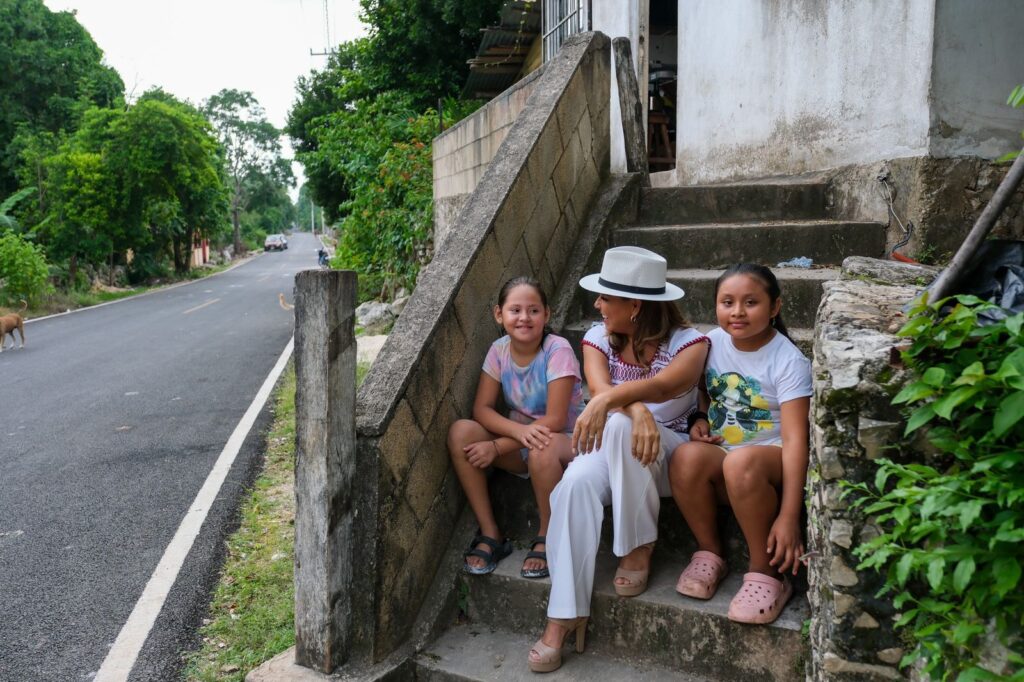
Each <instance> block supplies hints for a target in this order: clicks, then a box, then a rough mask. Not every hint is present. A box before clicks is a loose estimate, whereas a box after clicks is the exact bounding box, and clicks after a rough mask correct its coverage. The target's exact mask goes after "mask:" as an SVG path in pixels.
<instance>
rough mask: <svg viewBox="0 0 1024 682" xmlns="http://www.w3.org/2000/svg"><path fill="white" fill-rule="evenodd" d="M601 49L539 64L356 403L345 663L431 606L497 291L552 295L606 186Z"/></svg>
mask: <svg viewBox="0 0 1024 682" xmlns="http://www.w3.org/2000/svg"><path fill="white" fill-rule="evenodd" d="M610 44H611V43H610V40H609V39H608V38H607V36H605V35H603V34H601V33H587V34H581V35H578V36H575V37H573V38H572V39H570V40H569V41H568V42H567V43H566V44H565V45H564V46H563V49H562V50H561V52H560V53H559V55H558V56H557V57H556V58H555V59H554V60H552V61H551V62H549V63H548V64H547V66H546V67H545V70H544V73H543V75H542V76H540V77H539V78H538V79H537V81H536V83H535V84H534V86H533V92H532V93H531V94H530V97H529V99H528V100H527V102H526V105H525V108H524V109H523V111H522V112H521V113H520V114H519V116H518V117H517V118H516V119H515V121H514V122H513V124H512V125H511V127H510V128H509V129H508V133H507V136H506V137H505V140H504V142H503V143H502V145H501V147H500V148H499V149H498V151H497V154H496V155H495V157H494V159H493V161H492V162H491V163H490V164H489V165H488V166H487V169H486V171H485V172H484V174H483V176H482V177H481V179H480V182H479V183H478V184H477V186H476V188H475V189H474V191H473V193H472V195H471V196H470V197H469V199H468V200H467V202H466V205H465V206H464V207H463V209H462V210H461V212H460V213H459V217H458V220H457V221H456V223H455V225H454V227H453V230H454V233H453V235H452V236H451V238H450V239H448V240H446V242H445V246H444V248H442V249H440V250H439V251H438V253H437V255H436V256H435V258H434V260H433V262H432V263H431V264H430V265H429V266H428V267H427V268H426V269H425V270H424V271H423V272H422V273H421V275H420V279H419V282H418V284H417V286H416V289H415V290H414V291H413V294H412V297H411V299H410V301H409V304H408V305H407V307H406V308H405V312H404V313H403V314H402V316H401V317H400V318H399V320H398V323H397V324H396V326H395V328H394V330H393V331H392V333H391V335H390V336H389V338H388V341H387V343H386V344H385V345H384V348H383V349H382V351H381V354H380V356H379V357H378V358H377V360H376V362H375V363H374V365H373V368H372V369H371V371H370V373H369V375H368V376H367V378H366V380H365V382H364V383H363V385H362V387H361V389H360V392H359V397H358V405H357V421H356V424H357V432H358V445H357V457H358V465H357V466H358V467H359V469H360V471H361V472H362V475H363V481H364V483H363V486H362V487H361V489H360V491H359V492H358V494H356V495H355V499H353V500H345V501H339V504H340V505H347V504H354V505H358V506H357V508H358V510H359V513H358V516H357V521H356V525H357V528H356V529H355V536H356V542H357V544H358V546H359V547H360V548H361V549H362V551H363V559H362V561H361V563H360V565H359V566H358V567H356V568H355V570H354V576H353V580H352V584H351V585H350V586H348V588H349V589H351V590H353V591H354V592H355V593H356V594H358V595H359V597H358V598H356V599H355V600H354V601H353V604H352V609H353V611H354V612H355V613H354V615H353V618H352V621H353V622H355V623H359V625H358V626H357V627H358V628H359V631H358V632H356V633H354V636H353V638H352V639H351V640H350V641H352V642H353V647H354V650H353V652H352V654H353V656H350V659H351V658H363V659H364V660H365V659H367V658H368V659H370V660H373V661H379V660H381V659H383V658H384V657H386V656H387V655H388V654H389V653H391V652H392V651H394V650H395V649H396V648H397V647H399V646H400V645H401V644H402V642H403V641H404V640H405V639H406V638H407V637H408V636H409V634H410V632H411V628H412V626H413V623H414V621H415V619H416V614H417V613H418V612H419V610H420V607H421V605H422V604H423V602H424V600H425V599H426V598H427V597H428V594H427V593H428V591H429V589H430V585H431V581H432V580H433V578H434V575H435V573H436V571H437V570H438V563H439V561H440V557H441V556H442V555H443V550H444V548H445V547H446V546H447V545H448V542H449V540H450V536H451V532H452V528H453V526H454V524H455V522H456V518H457V516H458V514H459V512H460V509H461V506H462V496H461V493H460V491H459V486H458V481H457V480H456V478H455V474H454V472H453V471H452V470H451V467H450V465H449V460H448V453H447V451H446V447H445V439H446V435H447V431H448V427H449V426H450V424H451V423H452V422H453V421H454V420H455V419H457V418H458V417H460V416H466V415H469V413H470V408H471V405H472V401H473V395H474V392H475V390H476V385H477V381H478V378H479V374H480V367H481V364H482V363H483V358H484V355H485V353H486V351H487V348H488V347H489V345H490V343H491V342H492V341H493V340H494V338H495V337H496V335H497V333H498V330H497V328H496V327H495V325H494V321H493V318H492V317H491V315H490V307H491V306H492V305H493V303H494V300H495V298H496V296H497V292H498V289H499V288H500V286H501V284H502V283H503V282H504V281H505V280H507V279H508V278H510V277H513V276H516V275H524V274H526V275H532V276H534V277H537V278H538V279H539V280H540V281H541V282H542V284H543V285H544V287H545V288H546V289H547V290H548V291H554V290H555V289H556V286H557V285H558V284H559V282H560V281H561V279H562V278H563V276H564V271H565V269H566V264H567V261H568V258H569V255H570V253H571V252H572V250H573V247H574V242H575V240H576V239H577V236H578V234H579V232H580V229H581V226H582V225H583V224H584V222H585V220H586V216H587V212H588V209H589V207H590V205H591V203H592V202H593V200H594V199H595V196H596V194H597V191H598V187H599V186H600V184H601V181H602V179H603V178H605V177H607V175H608V159H609V139H608V138H609V135H608V130H609V122H608V115H609V114H608V107H609V94H608V92H609V82H610V69H609V61H610ZM450 569H451V567H446V569H445V570H450ZM435 596H436V595H435Z"/></svg>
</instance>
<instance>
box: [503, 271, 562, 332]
mask: <svg viewBox="0 0 1024 682" xmlns="http://www.w3.org/2000/svg"><path fill="white" fill-rule="evenodd" d="M518 286H527V287H532V288H533V290H534V291H536V292H537V295H538V296H540V302H541V304H542V305H543V306H544V309H545V310H547V309H548V297H547V295H546V294H545V293H544V289H542V288H541V286H540V282H538V281H537V280H536V279H534V278H533V277H529V276H527V275H520V276H519V277H513V278H512V279H510V280H509V281H507V282H505V283H504V284H503V285H502V286H501V289H500V290H499V291H498V307H499V308H504V307H505V301H507V300H508V295H509V294H510V293H512V290H513V289H515V288H516V287H518ZM551 333H552V332H551V327H549V326H547V325H544V334H543V335H542V336H541V337H540V345H541V346H542V347H543V346H544V339H546V338H547V337H548V334H551Z"/></svg>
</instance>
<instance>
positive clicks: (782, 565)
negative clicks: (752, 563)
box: [767, 516, 804, 575]
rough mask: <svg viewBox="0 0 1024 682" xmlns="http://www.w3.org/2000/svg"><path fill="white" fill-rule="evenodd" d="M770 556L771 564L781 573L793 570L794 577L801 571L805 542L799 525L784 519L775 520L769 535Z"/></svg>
mask: <svg viewBox="0 0 1024 682" xmlns="http://www.w3.org/2000/svg"><path fill="white" fill-rule="evenodd" d="M767 549H768V554H770V555H771V556H772V558H771V559H770V560H769V561H768V563H769V564H771V565H772V566H774V567H775V570H777V571H778V572H779V573H785V572H787V571H789V570H790V569H792V571H793V575H796V574H797V571H798V570H799V569H800V557H801V556H802V555H803V554H804V542H803V539H802V537H801V534H800V527H799V523H797V522H796V521H791V520H789V519H784V518H782V517H781V516H780V517H779V518H777V519H775V523H773V524H772V528H771V531H769V533H768V548H767Z"/></svg>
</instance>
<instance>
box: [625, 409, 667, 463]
mask: <svg viewBox="0 0 1024 682" xmlns="http://www.w3.org/2000/svg"><path fill="white" fill-rule="evenodd" d="M632 417H633V433H632V448H633V458H634V459H636V460H637V461H638V462H640V463H641V464H643V465H644V466H647V465H648V464H650V463H651V462H653V461H654V460H656V459H657V458H658V453H659V452H661V433H660V432H659V431H658V424H657V423H656V422H655V421H654V415H652V414H651V412H650V410H647V409H644V410H637V411H636V412H635V413H634V414H633V415H632Z"/></svg>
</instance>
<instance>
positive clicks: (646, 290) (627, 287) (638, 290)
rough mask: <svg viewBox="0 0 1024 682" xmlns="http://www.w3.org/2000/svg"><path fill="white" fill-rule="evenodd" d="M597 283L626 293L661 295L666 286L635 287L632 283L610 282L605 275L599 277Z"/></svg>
mask: <svg viewBox="0 0 1024 682" xmlns="http://www.w3.org/2000/svg"><path fill="white" fill-rule="evenodd" d="M597 283H598V284H600V285H601V286H603V287H607V288H608V289H615V290H616V291H621V292H623V293H626V294H644V295H647V296H661V295H663V294H664V293H665V287H635V286H633V285H631V284H618V283H617V282H609V281H608V280H606V279H604V278H603V277H598V278H597Z"/></svg>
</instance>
